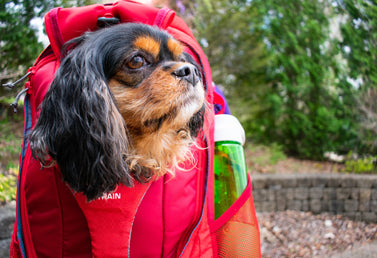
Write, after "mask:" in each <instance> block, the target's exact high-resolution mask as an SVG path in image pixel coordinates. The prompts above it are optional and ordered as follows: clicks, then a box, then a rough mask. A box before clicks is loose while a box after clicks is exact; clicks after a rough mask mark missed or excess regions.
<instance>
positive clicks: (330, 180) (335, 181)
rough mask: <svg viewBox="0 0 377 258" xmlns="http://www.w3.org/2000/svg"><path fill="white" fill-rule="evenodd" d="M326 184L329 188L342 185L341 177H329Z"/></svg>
mask: <svg viewBox="0 0 377 258" xmlns="http://www.w3.org/2000/svg"><path fill="white" fill-rule="evenodd" d="M326 186H327V187H329V188H338V187H339V186H340V181H339V178H337V177H329V178H328V180H327V182H326Z"/></svg>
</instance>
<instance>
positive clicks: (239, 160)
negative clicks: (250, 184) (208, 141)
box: [214, 141, 248, 219]
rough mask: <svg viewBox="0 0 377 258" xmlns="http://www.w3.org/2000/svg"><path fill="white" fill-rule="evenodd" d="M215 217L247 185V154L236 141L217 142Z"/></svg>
mask: <svg viewBox="0 0 377 258" xmlns="http://www.w3.org/2000/svg"><path fill="white" fill-rule="evenodd" d="M214 169H215V219H217V218H218V217H220V216H221V215H222V214H223V213H224V212H225V211H226V210H227V209H228V208H229V207H230V206H231V205H232V204H233V203H234V202H235V201H236V200H237V199H238V197H240V195H241V194H242V193H243V191H244V190H245V188H246V186H247V181H248V178H247V169H246V162H245V154H244V151H243V147H242V146H241V144H240V143H238V142H235V141H220V142H215V157H214Z"/></svg>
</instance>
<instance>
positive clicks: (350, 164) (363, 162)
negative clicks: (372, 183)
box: [343, 152, 377, 174]
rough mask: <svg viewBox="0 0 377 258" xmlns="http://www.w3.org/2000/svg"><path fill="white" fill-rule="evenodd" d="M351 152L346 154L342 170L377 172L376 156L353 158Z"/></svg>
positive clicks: (357, 172) (359, 172) (358, 172)
mask: <svg viewBox="0 0 377 258" xmlns="http://www.w3.org/2000/svg"><path fill="white" fill-rule="evenodd" d="M352 156H353V155H352V152H350V153H349V154H348V155H347V160H346V162H345V168H344V171H343V172H349V173H356V174H363V173H377V156H374V157H373V156H369V157H363V158H353V157H352Z"/></svg>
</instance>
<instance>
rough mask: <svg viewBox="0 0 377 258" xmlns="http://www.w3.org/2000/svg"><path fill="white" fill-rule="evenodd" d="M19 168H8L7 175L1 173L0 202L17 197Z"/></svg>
mask: <svg viewBox="0 0 377 258" xmlns="http://www.w3.org/2000/svg"><path fill="white" fill-rule="evenodd" d="M17 175H18V168H17V167H10V168H8V173H7V175H4V174H2V173H0V203H4V202H9V201H11V200H15V199H16V195H17Z"/></svg>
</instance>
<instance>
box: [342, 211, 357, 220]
mask: <svg viewBox="0 0 377 258" xmlns="http://www.w3.org/2000/svg"><path fill="white" fill-rule="evenodd" d="M343 216H344V217H347V218H349V219H352V220H355V219H356V212H352V211H351V212H350V211H348V212H344V213H343Z"/></svg>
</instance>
